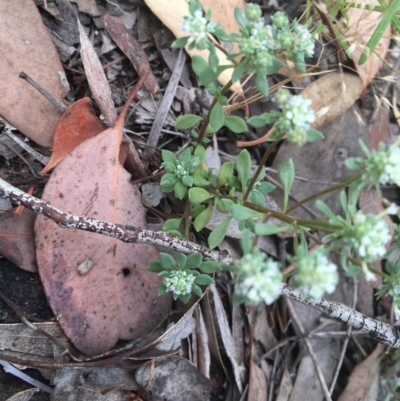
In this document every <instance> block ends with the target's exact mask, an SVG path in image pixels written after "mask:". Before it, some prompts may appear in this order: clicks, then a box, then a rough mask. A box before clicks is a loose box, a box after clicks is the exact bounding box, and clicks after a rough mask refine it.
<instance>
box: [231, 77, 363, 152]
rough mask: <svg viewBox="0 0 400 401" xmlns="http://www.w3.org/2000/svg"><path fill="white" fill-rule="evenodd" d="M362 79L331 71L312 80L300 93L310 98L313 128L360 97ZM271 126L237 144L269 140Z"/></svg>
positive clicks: (256, 143) (327, 121) (324, 122)
mask: <svg viewBox="0 0 400 401" xmlns="http://www.w3.org/2000/svg"><path fill="white" fill-rule="evenodd" d="M361 91H362V81H361V79H360V78H358V77H357V76H355V75H353V74H346V73H336V72H332V73H329V74H326V75H324V76H323V77H321V78H319V79H317V80H316V81H314V82H312V83H311V84H310V85H308V86H307V88H305V89H304V90H303V91H302V92H301V93H300V95H301V96H303V97H304V98H306V99H310V100H311V107H312V108H313V110H314V112H315V114H316V115H317V118H316V120H315V122H314V123H313V124H312V126H313V127H314V128H319V127H322V126H323V125H324V124H326V123H329V122H330V121H332V120H334V119H335V118H336V117H339V116H340V115H342V114H343V113H344V112H345V111H346V110H348V109H349V108H350V107H351V106H352V105H353V104H354V102H355V101H356V100H357V99H358V98H359V97H360V95H361ZM273 131H274V128H271V129H270V130H269V131H268V132H267V133H266V134H265V135H264V136H262V137H261V138H258V139H256V140H254V141H249V142H240V141H239V142H238V143H237V145H238V146H241V147H243V146H255V145H259V144H260V143H263V142H266V141H268V140H269V137H270V135H271V134H272V132H273Z"/></svg>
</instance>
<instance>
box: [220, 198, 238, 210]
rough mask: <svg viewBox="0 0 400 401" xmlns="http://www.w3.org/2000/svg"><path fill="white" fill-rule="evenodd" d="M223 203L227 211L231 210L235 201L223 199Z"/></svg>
mask: <svg viewBox="0 0 400 401" xmlns="http://www.w3.org/2000/svg"><path fill="white" fill-rule="evenodd" d="M221 203H222V205H223V206H224V209H225V210H226V211H227V212H230V211H231V210H232V209H233V207H234V206H235V202H234V201H232V200H230V199H221Z"/></svg>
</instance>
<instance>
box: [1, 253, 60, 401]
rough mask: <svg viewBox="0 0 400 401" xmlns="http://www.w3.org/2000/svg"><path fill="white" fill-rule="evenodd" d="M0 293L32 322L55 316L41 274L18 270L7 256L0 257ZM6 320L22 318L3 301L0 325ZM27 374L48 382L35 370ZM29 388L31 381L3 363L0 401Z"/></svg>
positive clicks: (40, 396)
mask: <svg viewBox="0 0 400 401" xmlns="http://www.w3.org/2000/svg"><path fill="white" fill-rule="evenodd" d="M0 292H2V293H3V294H4V295H6V296H7V297H8V298H10V299H11V300H12V301H13V302H14V303H15V304H16V305H17V306H18V307H19V308H20V309H21V310H22V312H23V313H24V314H25V316H26V317H27V318H28V319H30V320H31V321H34V322H35V321H47V320H49V319H52V318H53V313H52V311H51V309H50V308H49V306H48V304H47V300H46V296H45V294H44V291H43V287H42V284H41V282H40V278H39V275H38V274H33V273H28V272H26V271H24V270H22V269H19V268H18V267H16V266H15V265H13V264H12V263H11V262H9V261H7V260H6V259H0ZM7 323H20V320H19V318H18V316H17V315H16V314H15V313H14V312H13V311H12V310H11V309H10V307H9V306H8V305H6V304H5V303H4V302H3V301H0V324H7ZM0 353H1V351H0ZM24 373H26V374H28V375H29V376H31V377H33V378H35V379H37V380H40V381H41V382H43V383H46V384H49V383H48V381H46V379H44V378H43V376H42V375H41V374H40V372H39V371H38V370H36V369H26V370H24ZM29 388H32V386H31V385H30V384H27V383H25V382H24V381H22V380H21V379H19V378H17V377H14V376H13V375H11V374H9V373H5V372H4V370H3V368H2V367H1V366H0V401H5V400H7V398H9V397H11V396H12V395H14V394H16V393H18V392H20V391H23V390H27V389H29ZM31 400H32V401H48V400H50V396H49V394H46V393H44V392H42V391H40V392H38V393H35V394H34V396H33V397H32V398H31Z"/></svg>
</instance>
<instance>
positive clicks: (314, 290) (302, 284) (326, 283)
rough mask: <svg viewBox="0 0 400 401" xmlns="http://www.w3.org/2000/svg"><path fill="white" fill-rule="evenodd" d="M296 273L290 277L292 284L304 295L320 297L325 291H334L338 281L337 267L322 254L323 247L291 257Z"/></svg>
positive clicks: (329, 292)
mask: <svg viewBox="0 0 400 401" xmlns="http://www.w3.org/2000/svg"><path fill="white" fill-rule="evenodd" d="M293 264H294V265H295V266H296V268H297V273H296V274H295V275H294V277H293V278H292V285H293V286H294V287H295V288H297V289H298V290H300V291H301V292H302V293H303V294H304V295H306V296H310V297H312V298H314V299H320V298H322V297H323V295H324V294H325V293H326V292H327V293H328V294H331V293H332V292H333V291H335V288H336V285H337V283H338V282H339V274H338V272H337V267H336V265H334V264H333V263H331V262H330V261H329V259H328V258H327V257H326V256H325V255H324V250H323V248H319V249H317V250H316V251H314V252H312V253H310V254H306V255H298V256H296V257H295V258H294V259H293Z"/></svg>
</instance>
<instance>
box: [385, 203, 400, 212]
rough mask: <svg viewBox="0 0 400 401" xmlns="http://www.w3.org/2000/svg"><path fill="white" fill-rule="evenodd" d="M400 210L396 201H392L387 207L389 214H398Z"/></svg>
mask: <svg viewBox="0 0 400 401" xmlns="http://www.w3.org/2000/svg"><path fill="white" fill-rule="evenodd" d="M398 212H399V207H398V206H397V205H396V204H395V203H391V204H390V206H389V207H388V208H387V209H386V213H387V214H397V213H398Z"/></svg>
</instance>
